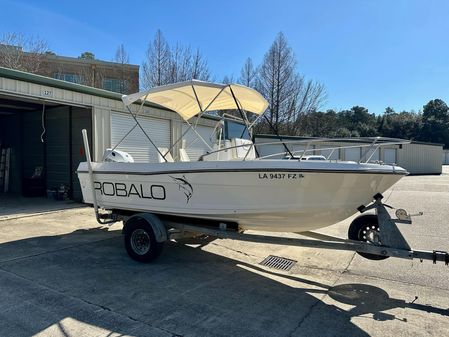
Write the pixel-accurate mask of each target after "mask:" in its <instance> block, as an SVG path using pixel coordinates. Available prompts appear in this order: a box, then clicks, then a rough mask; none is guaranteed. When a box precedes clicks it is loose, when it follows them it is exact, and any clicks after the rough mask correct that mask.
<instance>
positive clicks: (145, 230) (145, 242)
mask: <svg viewBox="0 0 449 337" xmlns="http://www.w3.org/2000/svg"><path fill="white" fill-rule="evenodd" d="M82 135H83V141H84V148H85V153H86V159H87V165H88V171H89V176H90V184H91V189H92V191H93V196H92V197H93V207H94V210H95V216H96V218H97V222H98V223H100V224H101V225H106V224H112V223H115V222H117V221H123V223H124V225H123V234H124V240H125V248H126V250H127V252H128V254H129V255H130V257H131V258H133V259H134V260H136V261H139V262H150V261H152V260H154V259H155V258H156V257H158V256H159V255H160V253H161V252H162V248H163V245H164V243H165V242H166V241H169V240H176V239H179V238H183V237H192V236H198V235H209V236H213V237H216V238H222V239H233V240H240V241H247V242H259V243H267V244H276V245H289V246H298V247H310V248H321V249H333V250H346V251H355V252H357V253H358V254H360V255H361V256H363V257H365V258H367V259H370V260H383V259H386V258H388V257H396V258H401V259H409V260H413V259H419V260H420V261H421V262H422V261H423V260H430V261H433V263H434V264H436V262H437V261H440V262H444V264H445V265H446V266H447V265H449V253H448V252H446V251H439V250H433V251H425V250H413V249H412V248H411V247H410V245H409V244H408V243H407V241H406V240H405V238H404V237H403V236H402V233H401V231H400V230H399V228H398V227H397V224H411V223H412V216H411V215H410V214H408V213H407V212H406V211H405V210H404V209H397V210H396V212H395V215H396V218H392V217H391V216H390V214H389V212H388V210H387V208H390V209H392V208H393V207H391V206H388V205H386V204H384V203H382V199H383V196H382V195H381V194H380V193H378V194H376V195H375V196H374V197H373V200H374V201H373V202H372V203H371V204H370V205H368V206H365V205H361V206H360V207H359V208H358V209H357V210H358V211H359V212H360V213H365V212H367V211H370V210H374V212H375V213H374V214H372V213H371V214H362V215H360V216H359V217H357V218H355V219H354V220H353V221H352V223H351V224H350V226H349V231H348V239H343V238H339V237H334V236H329V235H325V234H320V233H315V232H301V233H296V234H300V235H303V236H307V237H309V238H310V239H303V238H287V237H278V236H269V235H258V234H246V233H244V232H243V231H241V230H240V229H239V228H238V225H237V224H236V223H227V222H220V221H213V220H210V221H207V220H204V219H191V218H182V217H167V216H165V215H163V214H153V213H135V212H134V213H133V212H129V211H123V210H111V211H109V212H105V213H101V212H100V210H99V208H100V207H99V205H98V203H97V200H96V194H95V192H94V191H95V189H94V182H93V170H92V165H91V157H90V151H89V142H88V138H87V131H86V130H82ZM418 215H422V213H419V214H418ZM199 223H201V225H200V224H199Z"/></svg>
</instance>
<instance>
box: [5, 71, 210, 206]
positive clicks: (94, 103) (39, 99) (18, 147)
mask: <svg viewBox="0 0 449 337" xmlns="http://www.w3.org/2000/svg"><path fill="white" fill-rule="evenodd" d="M131 110H132V111H133V112H134V113H135V112H137V111H140V110H141V112H140V115H139V121H140V123H141V124H142V126H143V128H144V129H145V131H146V132H147V133H148V134H149V135H151V137H152V139H153V140H154V141H155V142H156V143H157V144H158V146H161V147H164V146H165V147H170V145H171V144H172V139H177V138H178V137H180V136H181V135H182V132H183V131H184V130H185V128H186V124H185V123H184V122H183V121H182V120H181V118H180V117H179V116H178V115H177V114H176V113H174V112H172V111H169V110H166V109H164V108H162V107H160V106H155V105H150V104H146V105H145V106H143V109H140V106H139V105H136V104H135V105H133V106H132V107H131ZM134 124H135V123H134V120H133V119H132V117H131V116H130V115H129V113H128V112H127V111H125V109H124V106H123V103H122V101H121V94H118V93H114V92H110V91H105V90H101V89H96V88H92V87H87V86H83V85H79V84H74V83H69V82H65V81H61V80H57V79H52V78H47V77H43V76H39V75H34V74H30V73H24V72H20V71H16V70H11V69H6V68H1V67H0V149H10V165H9V166H10V169H9V184H8V185H9V186H8V191H9V192H12V193H17V194H25V195H45V192H46V191H47V190H48V189H53V188H58V187H60V186H61V185H64V186H65V187H67V188H68V191H69V196H70V198H73V199H75V200H80V199H81V191H80V186H79V182H78V178H77V176H76V173H75V171H76V168H77V166H78V164H79V162H80V161H83V160H84V159H85V158H84V148H83V144H82V137H81V130H82V129H87V130H88V133H89V136H90V138H91V140H90V144H91V147H92V149H91V152H92V154H93V159H94V160H101V158H102V156H103V153H104V150H105V149H106V148H110V147H111V146H114V145H115V144H116V143H117V142H118V141H119V140H120V139H121V138H122V137H123V136H124V135H125V134H126V133H127V132H128V131H129V130H130V129H131V128H132V127H133V126H134ZM215 124H216V120H214V119H213V118H211V119H209V120H208V119H204V118H203V119H202V120H201V121H200V125H201V126H200V133H201V134H202V135H203V138H204V139H205V140H209V139H210V134H211V131H212V128H213V127H214V126H215ZM193 138H194V137H193V133H191V132H189V133H187V134H186V135H185V137H184V139H186V142H187V144H190V143H191V140H192V139H193ZM177 146H180V144H178V145H177ZM118 149H121V150H124V151H127V152H129V153H130V154H131V155H132V156H133V157H134V159H135V161H136V162H152V161H156V160H157V156H156V150H155V149H154V148H153V147H152V146H151V145H150V144H149V142H148V140H147V139H146V137H145V135H144V133H143V132H142V131H141V130H140V129H139V128H134V129H133V130H132V132H131V133H130V134H129V136H128V137H127V138H126V139H125V140H124V141H123V142H122V143H121V144H120V145H119V147H118ZM206 150H207V147H206V145H205V144H204V143H202V142H198V141H197V142H194V143H192V144H190V149H189V153H188V154H189V155H190V156H191V158H192V160H194V159H195V158H196V157H198V156H199V155H201V154H203V153H205V151H206ZM174 151H177V148H175V149H174ZM1 152H2V151H1V150H0V154H1ZM0 188H2V187H1V186H0ZM0 191H3V188H2V189H1V190H0Z"/></svg>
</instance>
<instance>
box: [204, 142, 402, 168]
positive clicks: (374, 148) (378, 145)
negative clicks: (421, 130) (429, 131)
mask: <svg viewBox="0 0 449 337" xmlns="http://www.w3.org/2000/svg"><path fill="white" fill-rule="evenodd" d="M348 141H349V142H351V143H352V142H355V143H357V142H358V143H359V144H357V145H340V146H330V147H325V148H310V146H312V145H315V144H319V143H326V142H327V143H329V142H346V143H347V142H348ZM368 141H369V143H368V144H367V142H368ZM282 143H283V144H289V145H297V144H300V145H302V144H305V149H303V150H296V151H290V152H291V154H293V155H294V154H301V155H300V156H299V158H297V157H293V158H292V157H291V156H288V157H286V158H285V159H286V160H301V159H302V158H303V157H304V156H305V155H306V153H310V152H321V153H322V152H323V151H331V152H330V153H329V155H328V156H327V157H326V160H330V158H331V156H332V155H333V153H334V152H335V150H341V149H350V148H360V149H362V148H367V149H366V150H365V151H364V152H363V153H362V155H361V156H360V159H359V160H358V162H359V163H367V162H369V161H370V160H371V158H372V157H373V156H374V154H375V153H376V151H377V150H378V149H379V148H381V147H385V146H392V145H403V144H410V143H411V141H410V140H406V139H400V138H387V137H366V138H363V137H360V138H350V139H348V138H319V139H301V140H294V141H284V140H283V141H282V142H280V141H275V142H263V143H252V144H242V145H234V146H228V147H225V148H221V149H217V150H213V151H210V152H208V153H206V154H204V155H202V156H201V157H200V160H202V159H204V158H205V157H207V156H209V155H213V154H215V153H219V152H222V151H228V150H230V149H237V148H245V151H246V154H245V156H244V158H242V159H241V160H242V161H246V160H247V157H248V154H249V153H250V151H251V150H252V149H253V147H254V148H256V149H258V148H259V147H263V146H269V145H282ZM360 143H362V144H360ZM246 148H247V149H246ZM370 151H371V154H370V155H369V157H368V158H366V156H367V155H368V154H369V153H370ZM280 155H284V156H287V152H286V151H282V152H277V153H271V154H269V155H265V156H260V157H258V158H255V159H252V160H262V159H269V158H273V157H278V156H280ZM365 158H366V160H365V161H363V159H365ZM236 160H238V158H237V159H236Z"/></svg>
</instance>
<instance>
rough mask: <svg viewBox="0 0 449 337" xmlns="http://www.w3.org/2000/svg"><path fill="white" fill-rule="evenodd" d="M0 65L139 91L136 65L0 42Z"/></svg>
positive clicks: (81, 81) (53, 76)
mask: <svg viewBox="0 0 449 337" xmlns="http://www.w3.org/2000/svg"><path fill="white" fill-rule="evenodd" d="M0 66H3V67H6V68H12V69H17V70H22V71H27V72H31V73H34V74H38V75H42V76H46V77H51V78H55V79H59V80H63V81H67V82H72V83H77V84H83V85H87V86H91V87H95V88H99V89H104V90H109V91H114V92H118V93H122V94H129V93H134V92H137V91H139V66H138V65H133V64H122V63H116V62H107V61H101V60H96V59H90V58H75V57H67V56H59V55H54V54H52V53H45V54H42V53H40V54H35V53H28V52H24V51H23V50H22V48H21V47H17V46H10V45H2V44H0Z"/></svg>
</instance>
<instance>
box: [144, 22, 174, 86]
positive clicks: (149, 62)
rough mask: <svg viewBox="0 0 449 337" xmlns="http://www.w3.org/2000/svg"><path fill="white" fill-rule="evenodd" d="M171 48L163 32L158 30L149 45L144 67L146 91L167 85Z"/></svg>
mask: <svg viewBox="0 0 449 337" xmlns="http://www.w3.org/2000/svg"><path fill="white" fill-rule="evenodd" d="M169 67H170V48H169V45H168V43H167V41H165V38H164V36H163V35H162V32H161V31H160V30H159V29H158V30H157V32H156V35H155V37H154V39H153V41H152V42H151V43H150V44H149V46H148V50H147V52H146V58H145V61H144V62H143V65H142V71H143V74H142V82H143V87H144V88H145V89H147V88H151V87H155V86H159V85H163V84H167V83H168V81H169V78H168V74H169Z"/></svg>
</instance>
